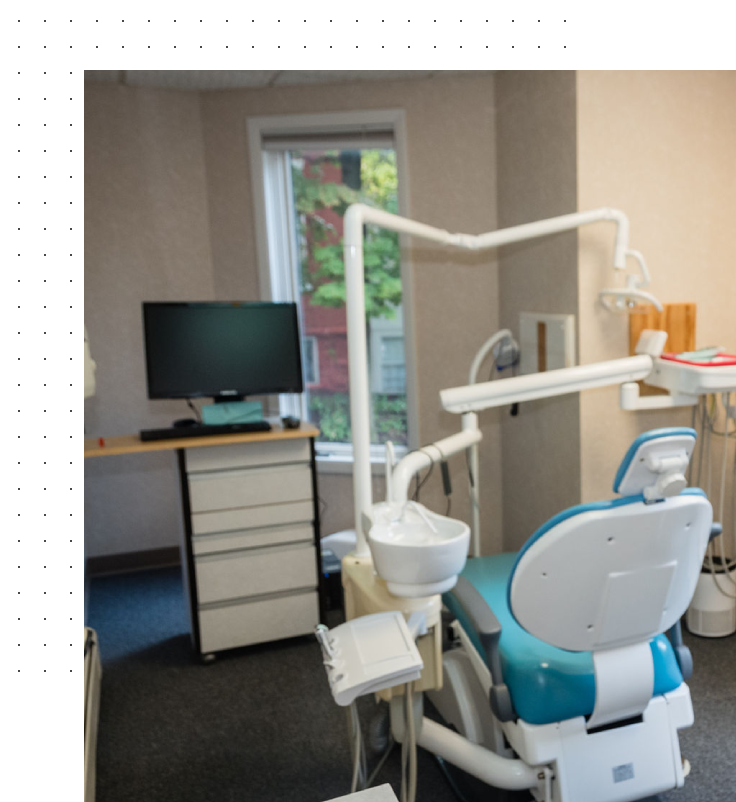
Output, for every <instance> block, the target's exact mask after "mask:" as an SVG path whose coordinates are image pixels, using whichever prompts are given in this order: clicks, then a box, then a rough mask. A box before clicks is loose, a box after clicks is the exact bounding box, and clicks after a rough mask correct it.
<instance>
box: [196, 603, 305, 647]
mask: <svg viewBox="0 0 736 802" xmlns="http://www.w3.org/2000/svg"><path fill="white" fill-rule="evenodd" d="M318 623H319V604H318V601H317V594H316V593H315V592H311V591H310V592H308V593H298V594H294V595H283V596H277V597H271V598H267V599H254V600H252V601H246V602H237V603H235V604H227V605H220V606H214V607H208V608H205V609H204V610H200V611H199V635H200V648H201V651H202V653H203V654H206V653H207V652H217V651H219V650H220V649H233V648H235V647H236V646H248V645H249V644H251V643H263V642H265V641H272V640H278V639H279V638H293V637H295V636H296V635H308V634H311V633H313V632H314V628H315V627H316V626H317V624H318Z"/></svg>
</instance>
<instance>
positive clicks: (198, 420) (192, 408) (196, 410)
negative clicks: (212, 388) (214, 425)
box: [187, 398, 202, 423]
mask: <svg viewBox="0 0 736 802" xmlns="http://www.w3.org/2000/svg"><path fill="white" fill-rule="evenodd" d="M187 406H188V407H189V409H191V410H192V412H193V413H194V417H195V418H196V419H197V422H198V423H202V416H201V414H200V412H199V410H198V409H197V407H195V406H194V404H193V403H192V400H191V398H187Z"/></svg>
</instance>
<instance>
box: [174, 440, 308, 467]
mask: <svg viewBox="0 0 736 802" xmlns="http://www.w3.org/2000/svg"><path fill="white" fill-rule="evenodd" d="M309 442H310V441H309V439H308V438H299V439H294V440H269V441H268V442H266V443H234V444H232V445H227V446H211V447H209V446H208V447H207V448H190V449H187V450H186V451H185V452H184V454H185V459H186V466H187V472H188V473H195V472H197V471H222V470H227V469H229V468H252V467H256V466H259V465H273V464H276V463H283V462H310V461H311V453H310V448H309Z"/></svg>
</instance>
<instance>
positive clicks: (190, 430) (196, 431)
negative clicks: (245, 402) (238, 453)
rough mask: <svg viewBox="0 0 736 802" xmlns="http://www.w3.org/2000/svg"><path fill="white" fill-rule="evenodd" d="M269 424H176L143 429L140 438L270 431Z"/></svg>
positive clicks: (167, 438)
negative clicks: (169, 426) (161, 427)
mask: <svg viewBox="0 0 736 802" xmlns="http://www.w3.org/2000/svg"><path fill="white" fill-rule="evenodd" d="M270 431H271V424H270V423H269V422H268V421H266V420H258V421H253V422H252V423H223V424H221V425H218V426H207V425H206V424H197V425H196V426H176V427H173V428H171V429H143V430H141V433H140V437H141V440H144V441H145V440H173V439H179V438H184V437H207V436H209V435H214V434H245V433H247V432H270Z"/></svg>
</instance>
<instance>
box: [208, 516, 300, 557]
mask: <svg viewBox="0 0 736 802" xmlns="http://www.w3.org/2000/svg"><path fill="white" fill-rule="evenodd" d="M301 541H306V542H308V543H311V542H313V541H314V528H313V527H312V524H311V523H307V524H299V525H297V526H294V525H293V524H287V525H286V526H270V527H268V528H266V529H244V530H239V531H235V532H225V533H223V534H217V535H200V536H199V537H193V538H192V551H193V552H194V555H195V556H198V555H202V554H217V553H218V552H223V551H236V550H238V549H253V548H258V547H259V546H277V545H280V544H283V543H299V542H301Z"/></svg>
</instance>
